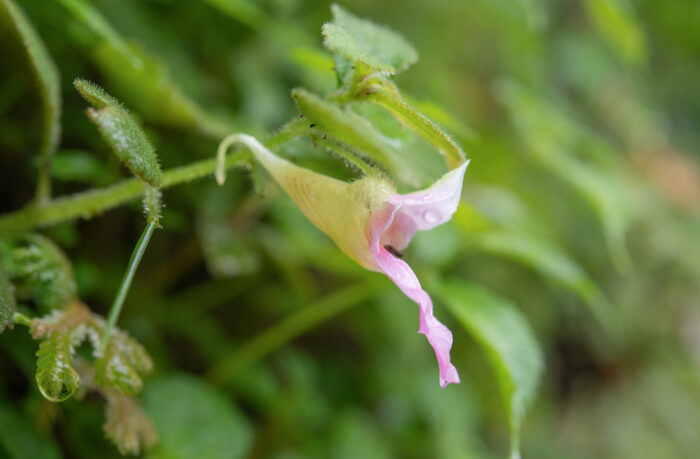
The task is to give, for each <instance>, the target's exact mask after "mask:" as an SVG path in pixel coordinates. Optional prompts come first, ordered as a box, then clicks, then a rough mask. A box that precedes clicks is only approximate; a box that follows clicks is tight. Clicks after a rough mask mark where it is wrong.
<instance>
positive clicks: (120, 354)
mask: <svg viewBox="0 0 700 459" xmlns="http://www.w3.org/2000/svg"><path fill="white" fill-rule="evenodd" d="M104 328H105V321H104V319H103V318H102V317H100V316H98V315H96V314H94V313H92V311H90V309H89V308H88V307H87V306H85V305H84V304H83V303H81V302H79V301H74V302H73V303H71V305H70V306H69V307H68V308H66V309H64V310H60V311H54V312H53V313H51V314H50V315H47V316H45V317H41V318H37V319H33V320H32V322H31V333H32V337H33V338H34V339H36V340H38V339H43V340H44V341H42V343H41V345H40V346H39V352H38V353H37V357H38V358H37V372H36V380H37V384H38V385H39V389H40V391H41V393H42V394H43V395H44V397H46V398H47V399H48V400H51V401H54V402H60V401H63V400H66V399H68V398H69V397H70V396H71V395H73V394H74V393H75V391H76V390H77V389H78V387H79V386H80V377H79V375H78V372H77V371H76V370H75V369H74V368H73V357H74V354H75V349H76V348H77V347H78V346H79V345H80V344H81V343H82V342H83V341H84V340H85V339H86V338H89V341H90V343H91V344H92V346H93V355H94V356H95V364H94V366H95V376H94V381H95V383H97V384H98V385H99V386H100V387H102V388H114V389H117V390H119V391H120V392H121V393H123V394H126V395H135V394H137V393H138V392H139V391H140V390H141V387H142V386H143V383H142V380H141V375H142V374H145V373H147V372H150V371H151V370H152V368H153V363H152V361H151V358H150V357H149V356H148V354H147V353H146V350H145V349H144V348H143V346H141V345H140V344H139V343H138V342H137V341H136V340H134V339H133V338H131V337H129V335H127V334H126V333H125V332H123V331H121V330H116V329H115V330H114V331H113V332H112V335H111V339H110V341H109V345H108V346H107V347H106V348H105V350H104V351H103V352H101V351H100V346H99V338H100V336H101V335H102V333H103V331H104ZM91 379H92V378H91Z"/></svg>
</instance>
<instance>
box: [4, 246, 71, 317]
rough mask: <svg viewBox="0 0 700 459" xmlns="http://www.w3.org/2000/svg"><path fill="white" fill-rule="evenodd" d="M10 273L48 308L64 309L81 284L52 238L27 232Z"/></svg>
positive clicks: (18, 284)
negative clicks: (77, 281) (77, 282)
mask: <svg viewBox="0 0 700 459" xmlns="http://www.w3.org/2000/svg"><path fill="white" fill-rule="evenodd" d="M7 269H8V274H9V275H10V277H11V278H13V279H15V280H16V282H17V286H18V287H21V288H22V290H28V291H29V292H30V293H31V296H32V297H33V299H34V301H35V302H36V303H37V305H38V306H39V307H40V308H41V309H42V310H45V311H51V310H55V309H62V308H64V307H66V306H67V305H68V304H69V303H71V302H72V301H73V300H75V299H76V298H77V294H78V288H77V286H76V284H75V279H74V277H73V269H72V268H71V265H70V262H69V261H68V258H66V256H65V255H64V254H63V252H62V251H61V249H60V248H58V246H57V245H56V244H54V243H53V242H52V241H51V240H49V239H47V238H45V237H43V236H40V235H38V234H34V235H31V236H26V237H24V238H22V240H21V241H20V242H19V243H18V244H17V245H16V248H15V249H14V250H13V251H12V259H11V264H10V265H8V267H7Z"/></svg>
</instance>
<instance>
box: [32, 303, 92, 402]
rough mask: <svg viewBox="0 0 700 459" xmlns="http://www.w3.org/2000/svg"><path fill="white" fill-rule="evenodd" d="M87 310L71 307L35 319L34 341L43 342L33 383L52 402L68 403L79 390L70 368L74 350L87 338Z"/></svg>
mask: <svg viewBox="0 0 700 459" xmlns="http://www.w3.org/2000/svg"><path fill="white" fill-rule="evenodd" d="M88 318H89V311H88V310H87V308H85V307H83V306H80V305H77V304H75V305H73V306H71V307H69V308H67V309H65V310H63V311H54V312H53V313H52V314H51V315H49V316H47V317H45V318H42V319H34V320H33V321H32V325H31V332H32V337H34V339H41V338H44V341H43V342H42V343H41V344H40V345H39V351H38V352H37V354H36V355H37V361H36V382H37V385H38V386H39V390H40V391H41V394H42V395H43V396H44V397H45V398H46V399H47V400H50V401H52V402H62V401H64V400H67V399H69V398H70V397H71V396H72V395H73V394H74V393H75V391H77V390H78V388H79V387H80V376H79V375H78V372H77V371H76V370H75V368H73V356H74V354H75V348H76V347H77V346H78V345H80V343H81V342H82V341H83V340H84V339H85V338H86V337H87V336H88V333H89V329H88V327H86V326H85V322H86V320H87V319H88Z"/></svg>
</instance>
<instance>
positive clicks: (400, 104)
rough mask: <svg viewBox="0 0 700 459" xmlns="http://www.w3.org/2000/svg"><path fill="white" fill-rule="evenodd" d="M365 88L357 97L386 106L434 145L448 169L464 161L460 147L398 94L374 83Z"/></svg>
mask: <svg viewBox="0 0 700 459" xmlns="http://www.w3.org/2000/svg"><path fill="white" fill-rule="evenodd" d="M365 89H366V91H365V92H362V91H360V93H359V94H360V95H361V96H359V97H361V98H364V99H365V100H368V101H370V102H373V103H375V104H377V105H381V106H382V107H384V108H386V109H387V110H389V111H390V112H391V113H392V114H393V115H394V116H396V117H397V118H398V119H399V120H400V121H402V122H403V123H405V124H406V125H407V126H408V127H409V128H411V129H412V130H413V131H415V132H416V133H417V134H418V135H420V136H421V137H423V138H424V139H425V140H427V141H428V142H430V143H431V144H432V145H434V146H435V148H437V149H438V151H439V152H440V154H442V156H443V157H444V158H445V162H447V165H448V167H449V168H450V169H454V168H455V167H457V166H459V165H460V164H461V163H462V162H463V161H464V159H465V155H464V152H463V151H462V148H460V146H459V145H457V144H456V143H455V141H454V140H452V138H450V136H448V135H447V134H445V132H443V130H442V129H440V128H439V127H438V126H437V125H436V124H435V123H433V122H432V121H430V120H429V119H428V118H427V117H425V116H424V115H423V114H422V113H420V112H419V111H417V110H416V109H414V108H413V107H411V106H410V105H408V104H407V103H406V102H404V101H403V100H401V97H399V96H398V94H395V93H393V92H392V91H390V90H388V89H386V88H384V87H380V86H376V85H371V86H368V87H366V88H365ZM362 96H364V97H362Z"/></svg>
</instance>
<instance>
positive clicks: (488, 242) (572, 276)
mask: <svg viewBox="0 0 700 459" xmlns="http://www.w3.org/2000/svg"><path fill="white" fill-rule="evenodd" d="M475 242H476V244H477V247H478V248H479V249H481V250H484V251H486V252H489V253H492V254H497V255H501V256H505V257H506V258H509V259H511V260H514V261H517V262H519V263H523V264H525V265H527V266H529V267H531V268H533V269H534V270H535V271H537V272H539V273H540V274H541V275H542V276H544V277H545V278H546V279H549V280H551V281H553V282H556V283H558V284H560V285H562V286H564V287H566V288H567V289H569V290H571V291H572V292H574V293H575V294H576V295H578V296H579V297H580V298H581V300H583V302H584V303H585V304H586V305H587V306H588V307H589V308H590V310H591V312H593V314H594V315H595V316H596V318H597V319H598V320H600V321H604V320H605V315H606V310H605V309H604V308H606V307H608V306H609V305H608V303H607V300H606V299H605V297H604V296H603V293H602V292H601V291H600V290H599V289H598V287H597V286H596V285H595V284H594V283H593V281H592V280H591V279H590V278H589V277H588V275H587V274H586V273H585V272H584V271H583V269H582V268H581V267H580V266H579V265H578V264H577V263H576V262H574V261H573V260H572V259H571V258H569V257H568V256H567V255H566V254H565V253H564V252H562V251H561V250H560V249H559V248H558V247H556V246H555V245H553V244H552V243H551V242H549V241H547V240H546V239H543V238H538V237H534V236H530V235H528V234H523V233H516V232H513V231H512V230H493V231H488V232H486V233H484V234H482V235H479V236H477V237H476V239H475Z"/></svg>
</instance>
